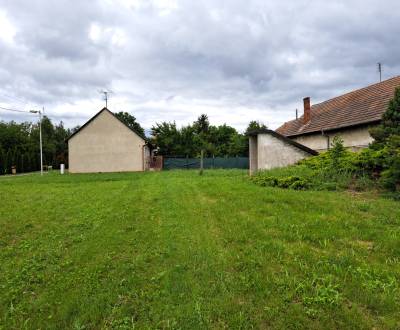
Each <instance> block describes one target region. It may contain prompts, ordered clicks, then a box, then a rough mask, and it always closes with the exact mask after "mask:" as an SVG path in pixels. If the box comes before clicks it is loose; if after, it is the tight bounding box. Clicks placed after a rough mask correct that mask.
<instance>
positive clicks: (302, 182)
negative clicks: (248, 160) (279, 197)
mask: <svg viewBox="0 0 400 330" xmlns="http://www.w3.org/2000/svg"><path fill="white" fill-rule="evenodd" d="M266 174H268V172H259V173H258V174H257V175H255V176H252V177H251V180H252V181H253V182H254V183H256V184H258V185H260V186H263V187H265V186H269V187H279V188H289V189H295V190H304V189H307V188H308V187H309V186H310V182H309V181H308V180H307V179H304V178H300V177H298V176H284V177H276V176H270V175H266Z"/></svg>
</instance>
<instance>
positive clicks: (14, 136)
mask: <svg viewBox="0 0 400 330" xmlns="http://www.w3.org/2000/svg"><path fill="white" fill-rule="evenodd" d="M73 131H74V129H68V128H65V127H64V124H63V122H60V123H59V124H56V125H53V123H52V122H51V120H50V119H49V118H48V117H46V116H44V117H43V119H42V140H43V164H44V165H51V166H53V167H55V168H57V167H59V166H60V164H62V163H64V164H67V162H68V146H67V143H66V138H67V137H68V136H69V135H70V134H72V132H73ZM12 166H16V168H17V171H18V172H19V173H21V172H32V171H39V170H40V145H39V124H38V123H31V122H24V123H16V122H14V121H11V122H8V123H6V122H3V121H2V122H0V174H8V173H11V167H12Z"/></svg>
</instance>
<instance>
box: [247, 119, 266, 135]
mask: <svg viewBox="0 0 400 330" xmlns="http://www.w3.org/2000/svg"><path fill="white" fill-rule="evenodd" d="M259 129H267V126H266V125H264V124H263V123H261V122H259V121H256V120H252V121H251V122H250V123H249V125H248V126H247V128H246V133H245V134H248V133H250V132H251V131H255V130H259Z"/></svg>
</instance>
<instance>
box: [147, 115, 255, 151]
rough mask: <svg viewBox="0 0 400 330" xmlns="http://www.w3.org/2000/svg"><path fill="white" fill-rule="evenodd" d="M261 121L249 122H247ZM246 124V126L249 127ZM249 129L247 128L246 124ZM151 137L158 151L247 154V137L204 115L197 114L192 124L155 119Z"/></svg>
mask: <svg viewBox="0 0 400 330" xmlns="http://www.w3.org/2000/svg"><path fill="white" fill-rule="evenodd" d="M254 125H260V124H259V123H257V122H251V123H250V126H254ZM250 126H249V127H250ZM248 129H249V128H248ZM151 135H152V138H151V141H152V143H153V144H154V145H156V146H157V147H158V148H159V149H158V152H159V154H161V155H166V156H181V157H186V156H187V157H198V156H199V155H200V152H201V151H202V150H203V151H204V156H205V157H211V156H215V157H225V156H227V157H233V156H247V155H248V138H247V136H246V135H244V134H240V133H238V132H237V131H236V129H235V128H233V127H231V126H228V125H226V124H223V125H219V126H214V125H211V124H210V122H209V119H208V117H207V115H205V114H203V115H200V116H199V118H198V119H197V120H196V121H195V122H193V124H192V125H188V126H183V127H182V128H177V126H176V123H175V122H173V123H168V122H162V123H156V124H155V125H154V126H153V127H152V129H151Z"/></svg>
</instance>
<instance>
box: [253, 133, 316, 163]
mask: <svg viewBox="0 0 400 330" xmlns="http://www.w3.org/2000/svg"><path fill="white" fill-rule="evenodd" d="M258 134H269V135H272V136H273V137H275V138H277V139H279V140H281V141H284V142H286V143H288V144H290V145H292V146H294V147H296V148H298V149H300V150H303V151H305V152H307V153H309V154H310V155H313V156H316V155H318V151H315V150H314V149H310V148H309V147H306V146H305V145H303V144H301V143H298V142H296V141H293V140H292V139H289V138H287V137H286V136H284V135H282V134H279V133H277V132H275V131H272V130H270V129H267V128H262V129H256V130H252V131H250V132H248V133H247V135H248V136H256V135H258Z"/></svg>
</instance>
